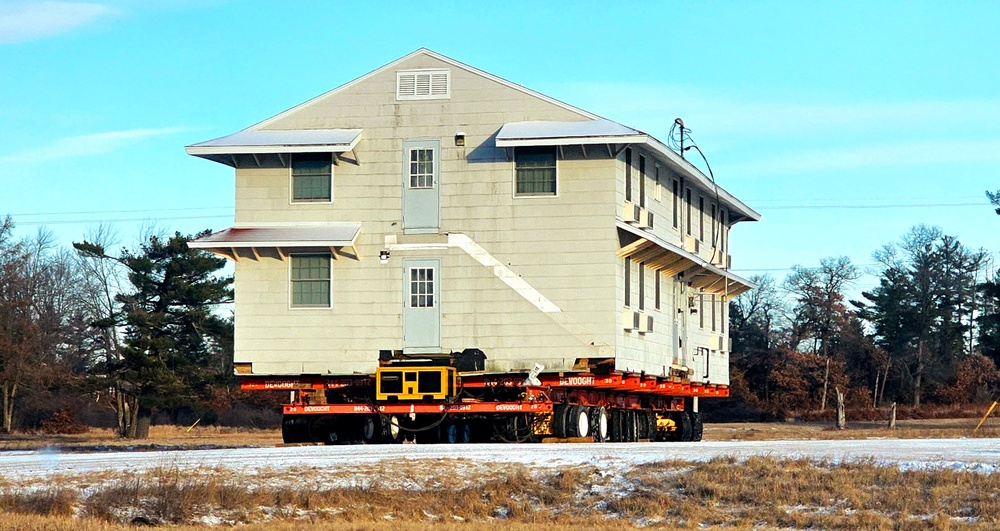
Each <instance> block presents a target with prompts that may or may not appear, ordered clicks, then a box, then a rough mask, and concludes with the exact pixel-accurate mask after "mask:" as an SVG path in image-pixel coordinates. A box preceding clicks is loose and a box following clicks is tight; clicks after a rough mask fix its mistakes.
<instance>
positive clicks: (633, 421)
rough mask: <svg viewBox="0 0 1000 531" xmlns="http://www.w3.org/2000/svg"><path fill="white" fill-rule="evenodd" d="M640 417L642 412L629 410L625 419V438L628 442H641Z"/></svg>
mask: <svg viewBox="0 0 1000 531" xmlns="http://www.w3.org/2000/svg"><path fill="white" fill-rule="evenodd" d="M640 415H642V411H636V410H634V409H630V410H628V415H627V416H626V417H625V419H626V425H625V436H626V439H627V440H628V442H636V441H638V440H639V417H640Z"/></svg>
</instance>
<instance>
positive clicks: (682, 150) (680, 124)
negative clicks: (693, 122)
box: [674, 118, 684, 159]
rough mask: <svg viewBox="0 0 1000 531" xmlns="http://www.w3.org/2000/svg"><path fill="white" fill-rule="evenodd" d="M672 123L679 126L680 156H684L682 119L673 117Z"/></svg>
mask: <svg viewBox="0 0 1000 531" xmlns="http://www.w3.org/2000/svg"><path fill="white" fill-rule="evenodd" d="M674 125H678V126H680V128H681V150H680V153H681V158H682V159H683V158H684V120H681V119H680V118H674Z"/></svg>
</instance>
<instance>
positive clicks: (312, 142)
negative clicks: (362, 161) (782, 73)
mask: <svg viewBox="0 0 1000 531" xmlns="http://www.w3.org/2000/svg"><path fill="white" fill-rule="evenodd" d="M361 133H362V130H361V129H267V130H252V129H245V130H243V131H240V132H238V133H233V134H231V135H228V136H224V137H221V138H216V139H214V140H208V141H206V142H200V143H197V144H192V145H190V146H187V147H185V148H184V150H185V151H187V153H188V155H194V156H196V157H201V158H204V159H208V160H212V161H215V162H221V163H223V164H227V165H231V166H234V165H235V162H234V161H233V160H232V157H233V156H234V155H265V154H286V153H347V152H352V151H354V148H355V146H357V145H358V141H360V140H361ZM227 157H228V158H227Z"/></svg>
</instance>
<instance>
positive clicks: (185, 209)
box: [9, 205, 233, 218]
mask: <svg viewBox="0 0 1000 531" xmlns="http://www.w3.org/2000/svg"><path fill="white" fill-rule="evenodd" d="M232 208H233V207H232V205H227V206H217V207H184V208H154V209H149V208H143V209H139V210H84V211H78V212H22V213H20V214H9V215H10V216H11V217H14V218H17V217H22V216H77V215H83V214H134V213H136V212H183V211H191V210H222V209H232Z"/></svg>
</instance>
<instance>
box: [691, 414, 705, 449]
mask: <svg viewBox="0 0 1000 531" xmlns="http://www.w3.org/2000/svg"><path fill="white" fill-rule="evenodd" d="M689 414H690V415H691V440H692V441H694V442H699V441H701V436H702V434H703V432H704V431H705V426H704V424H703V423H702V420H701V413H697V412H694V411H692V412H691V413H689Z"/></svg>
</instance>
